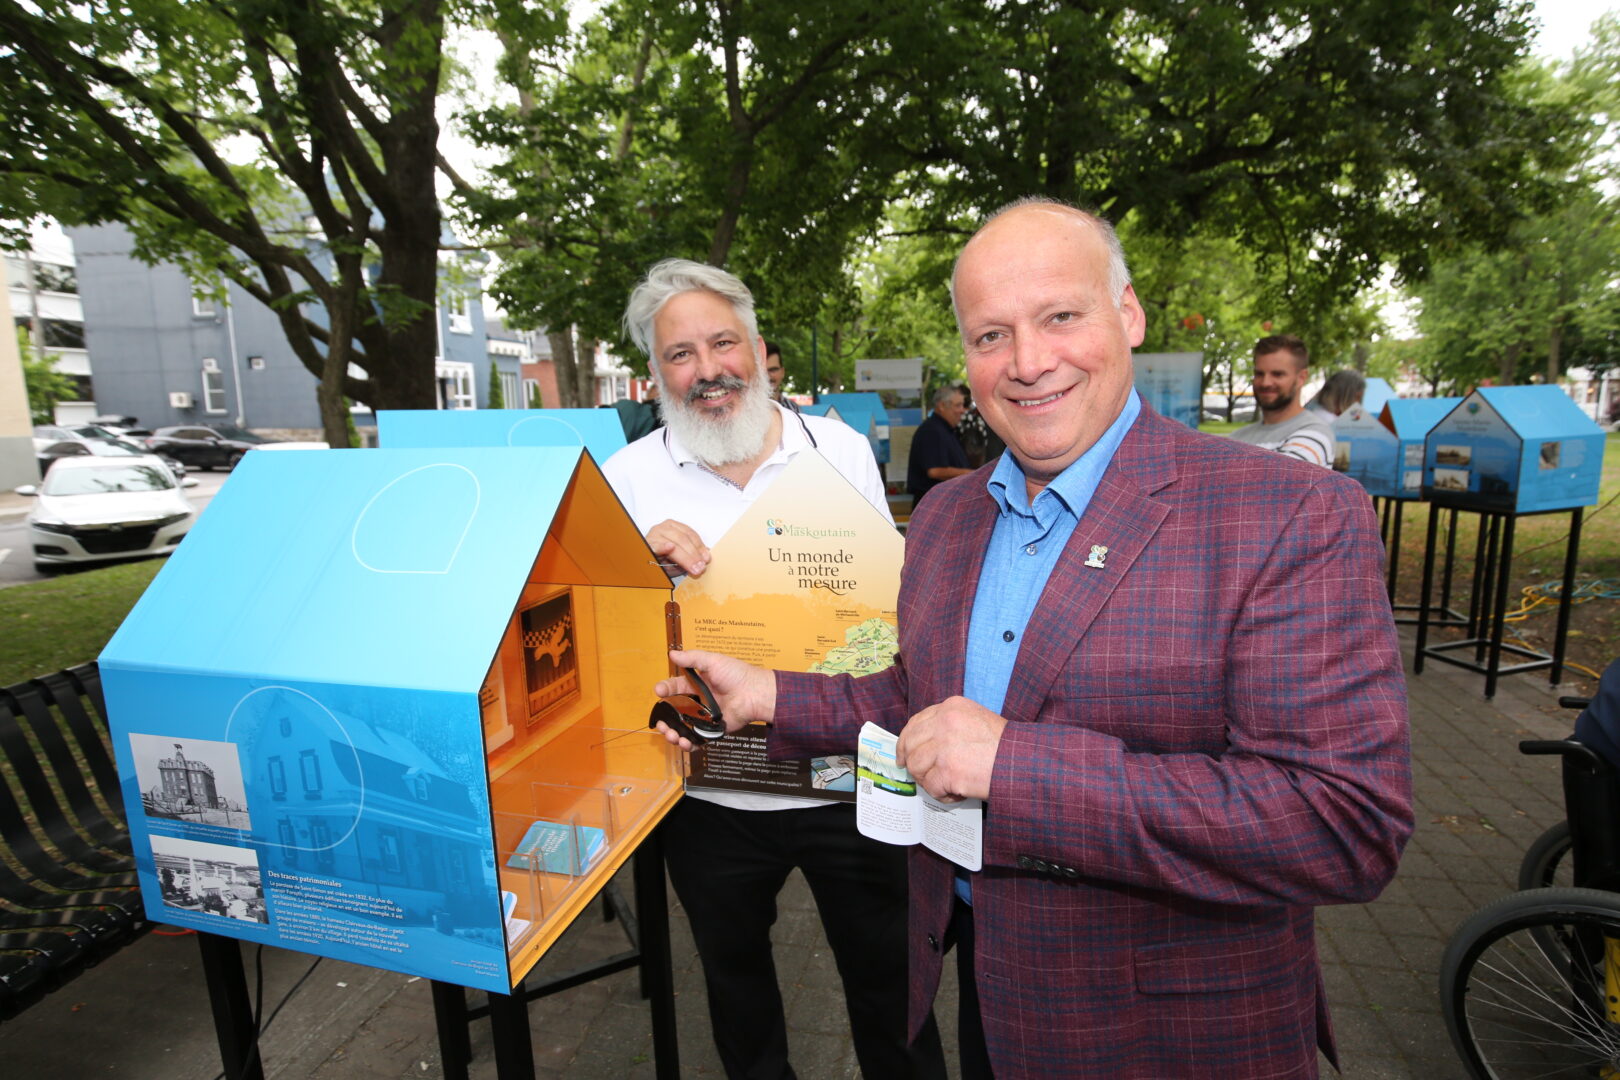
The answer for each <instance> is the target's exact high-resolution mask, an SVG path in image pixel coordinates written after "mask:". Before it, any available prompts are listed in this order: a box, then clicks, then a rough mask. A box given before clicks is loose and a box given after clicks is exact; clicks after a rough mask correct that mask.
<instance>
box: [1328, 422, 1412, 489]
mask: <svg viewBox="0 0 1620 1080" xmlns="http://www.w3.org/2000/svg"><path fill="white" fill-rule="evenodd" d="M1399 451H1400V448H1399V444H1398V442H1397V440H1396V438H1395V435H1394V433H1393V432H1391V431H1390V430H1389V429H1388V428H1386V427H1385V426H1384V425H1383V424H1381V423H1379V422H1378V417H1377V415H1376V414H1374V413H1371V412H1368V411H1367V410H1366V409H1365V408H1363V407H1362V406H1360V405H1352V406H1350V407H1349V408H1348V409H1346V410H1345V411H1344V412H1342V413H1340V414H1339V416H1338V418H1337V419H1336V420H1334V421H1333V468H1334V469H1335V470H1337V471H1339V472H1342V473H1345V474H1346V475H1348V476H1349V477H1350V478H1351V479H1353V480H1355V481H1356V482H1357V483H1359V484H1360V485H1361V486H1362V487H1364V488H1366V489H1367V494H1369V495H1372V496H1374V497H1375V498H1390V497H1394V496H1396V495H1398V494H1399V485H1400V479H1401V478H1400V468H1399V465H1400V453H1399Z"/></svg>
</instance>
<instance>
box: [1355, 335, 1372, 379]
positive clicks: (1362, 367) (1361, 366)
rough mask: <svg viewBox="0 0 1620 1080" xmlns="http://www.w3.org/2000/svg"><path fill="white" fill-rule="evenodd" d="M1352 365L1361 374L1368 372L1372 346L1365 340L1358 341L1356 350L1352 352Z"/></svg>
mask: <svg viewBox="0 0 1620 1080" xmlns="http://www.w3.org/2000/svg"><path fill="white" fill-rule="evenodd" d="M1350 356H1351V359H1350V365H1351V366H1352V367H1354V368H1355V369H1356V370H1357V371H1359V372H1360V373H1361V374H1363V375H1365V374H1367V361H1368V359H1369V358H1370V357H1371V356H1372V347H1371V346H1369V345H1368V344H1367V343H1366V342H1365V341H1358V342H1356V347H1355V350H1354V351H1353V352H1352V353H1351V354H1350Z"/></svg>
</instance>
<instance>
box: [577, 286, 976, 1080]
mask: <svg viewBox="0 0 1620 1080" xmlns="http://www.w3.org/2000/svg"><path fill="white" fill-rule="evenodd" d="M624 323H625V330H626V332H627V334H628V336H629V337H630V339H631V340H632V341H634V342H635V343H636V344H637V345H638V346H640V348H641V349H642V350H643V351H644V352H645V353H646V354H647V357H648V361H649V365H648V366H649V370H650V371H651V373H652V377H653V380H654V382H656V383H657V385H658V387H659V391H660V399H661V400H662V402H663V410H664V419H665V425H666V426H665V427H664V428H663V430H661V431H656V432H654V433H653V434H651V435H648V436H646V437H645V438H643V439H640V440H638V441H637V442H634V443H631V444H630V445H629V446H627V447H625V448H624V449H622V450H620V451H619V452H618V453H616V454H614V455H613V456H612V457H610V458H608V460H607V462H606V464H604V465H603V466H602V473H603V475H604V476H605V477H606V478H607V481H608V484H609V485H610V486H611V487H612V488H613V490H614V493H615V494H617V495H618V497H619V501H620V502H622V503H623V504H624V508H625V510H626V511H628V512H629V514H630V517H631V519H632V520H633V521H635V523H636V527H637V528H639V529H640V530H641V531H642V533H643V534H644V535H645V536H646V538H647V545H648V546H649V547H650V548H652V550H653V553H654V554H656V555H657V556H658V558H659V559H660V560H661V561H663V562H664V563H666V564H669V565H670V567H671V573H672V574H675V573H685V574H691V575H693V576H696V575H699V574H702V573H703V572H704V571H706V570H707V569H708V567H709V562H710V559H711V558H712V551H711V545H713V544H714V543H715V542H716V541H718V540H719V539H720V537H722V536H723V535H725V533H726V531H727V530H728V529H730V528H731V527H732V525H733V524H734V523H735V522H736V521H737V519H738V518H739V517H741V516H742V514H743V513H744V511H746V510H747V509H748V508H749V507H750V506H752V505H753V503H754V501H755V500H756V499H757V498H758V497H759V496H760V494H761V493H762V492H764V491H765V490H766V489H767V488H768V487H770V486H771V484H772V483H774V482H775V481H776V480H777V478H778V477H779V476H780V475H781V473H782V472H783V470H785V469H786V468H787V467H788V464H789V463H790V462H792V461H793V460H794V458H796V457H797V456H798V455H800V454H816V453H819V454H820V455H821V456H822V457H824V458H826V459H827V461H828V462H829V463H831V465H832V466H833V468H835V469H837V470H838V472H839V473H840V474H842V475H843V477H844V478H845V479H846V480H848V481H849V482H850V484H851V485H852V486H853V487H854V488H855V489H856V490H858V491H859V492H860V493H861V494H862V496H864V497H865V499H866V501H867V502H869V503H871V504H872V506H873V507H874V508H875V509H876V510H877V511H878V512H879V513H881V514H882V515H883V516H884V518H885V519H888V518H889V506H888V499H887V498H886V496H885V494H884V489H883V480H882V478H881V477H880V476H879V474H878V467H877V462H876V461H874V460H873V458H872V448H871V444H869V443H868V442H867V441H866V439H865V438H864V437H862V436H861V435H859V434H857V433H856V432H855V430H854V429H853V428H851V427H849V426H848V425H847V424H843V423H840V422H839V421H837V420H829V419H827V418H826V417H821V416H806V415H802V414H796V413H792V412H789V411H787V410H786V409H784V408H783V407H782V406H781V405H780V404H779V403H778V402H775V401H773V400H772V399H771V394H770V384H769V382H768V380H767V375H766V371H765V366H764V357H765V350H766V348H767V346H766V345H765V342H764V340H763V339H762V338H761V337H760V336H759V331H758V329H757V328H756V323H755V316H754V298H753V295H752V294H751V293H750V292H749V291H748V287H747V286H745V285H744V284H743V283H742V282H741V281H739V280H737V278H735V277H734V276H732V275H731V274H728V273H726V272H725V271H724V270H721V269H718V268H717V267H713V266H708V265H706V264H704V263H697V262H690V261H688V260H684V259H666V260H664V261H663V262H660V263H658V264H657V265H655V266H654V267H652V269H650V270H649V271H648V272H647V276H646V278H645V279H644V280H643V281H642V282H641V283H640V284H639V285H637V286H636V288H635V290H634V291H633V292H632V293H631V294H630V301H629V304H628V305H627V306H626V308H625V313H624ZM844 752H846V753H847V752H848V748H846V750H845V751H844ZM661 828H662V829H663V838H664V850H665V853H666V856H667V859H668V863H669V878H670V882H671V883H672V884H673V885H674V887H675V895H676V896H677V897H678V898H679V899H680V902H681V906H682V907H683V908H684V909H685V910H686V916H687V921H688V924H689V925H690V926H691V928H692V937H693V939H694V940H695V941H696V943H697V950H698V958H699V960H700V961H701V962H702V964H703V977H704V983H705V985H706V986H707V989H708V999H709V1018H710V1021H711V1023H712V1025H713V1028H714V1041H715V1048H716V1050H718V1051H719V1055H720V1062H721V1064H722V1066H723V1067H724V1068H725V1071H726V1075H727V1076H728V1077H731V1078H732V1080H787V1078H791V1077H792V1076H793V1075H794V1071H793V1066H792V1065H791V1064H790V1063H789V1057H788V1040H787V1021H786V1019H785V1016H784V1013H783V1006H782V993H781V989H780V987H779V986H778V983H777V975H776V965H775V961H774V959H773V957H772V953H771V927H772V925H773V924H774V923H775V922H776V896H777V893H778V892H780V891H781V888H782V885H783V883H784V882H785V881H786V880H787V876H788V874H789V873H790V872H792V871H793V870H794V869H798V870H800V871H801V872H802V873H803V874H804V877H805V880H806V882H808V884H809V886H810V891H811V893H812V894H813V895H814V897H815V901H816V909H817V910H818V911H819V912H820V914H821V925H822V927H823V929H825V930H826V933H827V941H828V944H829V945H831V946H832V951H833V955H834V957H835V958H836V959H837V961H838V972H839V975H840V977H841V978H842V980H843V986H844V1002H845V1005H846V1007H847V1009H848V1013H849V1024H850V1034H851V1037H852V1040H853V1042H854V1045H855V1056H856V1058H857V1060H858V1061H859V1062H860V1067H861V1072H862V1073H863V1074H864V1075H865V1076H867V1077H870V1078H873V1080H877V1078H884V1080H887V1078H889V1077H896V1078H905V1077H926V1078H929V1080H942V1078H943V1077H944V1075H945V1060H944V1052H943V1050H942V1049H941V1047H940V1041H939V1030H938V1028H937V1027H936V1026H935V1025H934V1024H933V1023H932V1020H931V1016H932V1014H930V1022H929V1023H928V1024H927V1025H926V1026H925V1027H924V1028H923V1029H922V1030H921V1031H919V1032H918V1033H917V1039H916V1042H915V1043H914V1044H910V1045H908V1041H907V1030H906V934H905V924H906V876H905V875H906V868H905V854H904V849H901V848H896V847H891V846H890V845H888V844H883V843H880V842H878V841H876V840H872V839H868V838H867V837H865V836H862V835H861V834H860V833H859V832H858V831H856V828H855V807H854V805H853V804H851V803H827V802H822V801H819V800H812V799H803V798H794V797H788V796H782V795H765V794H755V793H752V792H718V791H689V792H687V794H686V796H685V797H684V798H682V799H681V800H680V802H679V803H677V804H676V806H675V809H674V810H672V811H670V814H669V816H668V817H667V818H665V819H664V823H663V825H662V826H661Z"/></svg>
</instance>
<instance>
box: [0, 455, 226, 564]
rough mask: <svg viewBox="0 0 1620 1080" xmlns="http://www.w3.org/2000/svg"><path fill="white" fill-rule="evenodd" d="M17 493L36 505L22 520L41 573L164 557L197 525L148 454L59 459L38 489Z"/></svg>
mask: <svg viewBox="0 0 1620 1080" xmlns="http://www.w3.org/2000/svg"><path fill="white" fill-rule="evenodd" d="M185 483H186V484H187V486H191V485H195V484H196V481H195V480H187V481H185ZM17 493H18V494H20V495H33V496H35V497H36V498H37V499H38V500H39V501H38V502H37V503H36V505H35V506H34V509H33V510H32V511H31V512H30V513H29V515H28V530H29V534H30V535H29V540H30V542H31V543H32V544H33V547H34V565H35V566H36V567H38V568H39V569H41V570H47V569H50V568H51V567H53V566H63V565H66V564H69V563H82V562H95V561H99V560H102V559H122V558H128V557H131V556H136V555H167V554H168V553H169V552H171V551H173V550H174V549H175V546H176V545H177V544H179V543H180V541H181V540H182V539H183V538H184V537H185V535H186V533H187V532H188V531H190V529H191V525H192V522H193V521H194V520H195V519H196V517H197V512H196V510H194V509H193V508H192V506H191V501H190V500H189V499H187V498H186V496H185V493H184V492H182V491H181V490H180V486H179V485H178V484H176V483H175V479H174V475H173V474H172V473H170V472H169V469H168V466H166V465H164V464H163V461H162V459H160V458H157V457H154V456H152V455H150V454H145V455H141V456H138V457H112V458H107V457H65V458H61V459H59V460H58V461H57V462H56V463H55V464H54V465H52V466H51V469H50V472H48V473H46V474H45V479H44V480H43V481H42V482H41V483H40V484H39V485H38V486H37V487H36V486H34V485H32V484H29V485H26V486H24V487H20V488H18V489H17Z"/></svg>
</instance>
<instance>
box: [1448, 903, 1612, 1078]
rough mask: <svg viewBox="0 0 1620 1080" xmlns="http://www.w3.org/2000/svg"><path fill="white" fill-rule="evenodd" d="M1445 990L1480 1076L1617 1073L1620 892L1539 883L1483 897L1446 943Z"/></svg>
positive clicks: (1457, 1034)
mask: <svg viewBox="0 0 1620 1080" xmlns="http://www.w3.org/2000/svg"><path fill="white" fill-rule="evenodd" d="M1549 943H1551V944H1550V945H1549ZM1440 998H1441V1007H1442V1011H1443V1013H1444V1015H1445V1019H1446V1030H1447V1031H1448V1032H1450V1034H1451V1041H1452V1044H1453V1045H1454V1046H1455V1047H1456V1049H1457V1053H1458V1054H1459V1055H1461V1056H1462V1059H1463V1062H1464V1064H1466V1065H1467V1067H1468V1070H1469V1075H1470V1076H1473V1077H1475V1078H1476V1080H1513V1078H1525V1080H1528V1078H1529V1077H1546V1076H1593V1077H1600V1076H1601V1077H1609V1076H1615V1075H1620V1072H1616V1071H1615V1070H1620V894H1616V893H1608V892H1601V891H1599V890H1596V889H1561V888H1549V889H1534V890H1531V891H1529V892H1520V893H1514V894H1513V895H1512V896H1505V897H1503V898H1502V899H1500V900H1497V901H1495V902H1493V903H1491V904H1488V905H1486V906H1485V907H1484V908H1482V909H1481V910H1480V911H1479V912H1477V913H1476V914H1475V915H1474V916H1473V917H1471V918H1470V919H1469V920H1468V921H1467V922H1465V923H1463V925H1462V926H1461V927H1460V928H1459V929H1458V930H1457V933H1456V934H1454V935H1453V936H1452V939H1451V943H1450V944H1449V945H1447V947H1446V952H1445V956H1444V957H1443V958H1442V959H1441V962H1440Z"/></svg>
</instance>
